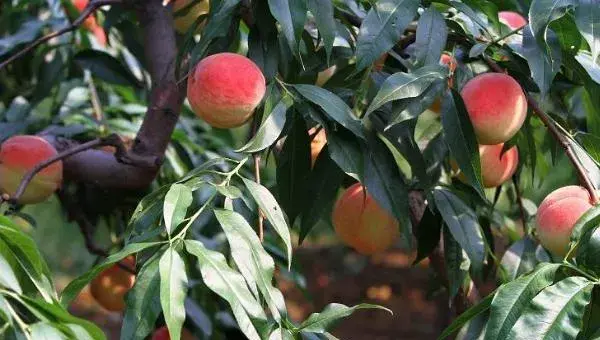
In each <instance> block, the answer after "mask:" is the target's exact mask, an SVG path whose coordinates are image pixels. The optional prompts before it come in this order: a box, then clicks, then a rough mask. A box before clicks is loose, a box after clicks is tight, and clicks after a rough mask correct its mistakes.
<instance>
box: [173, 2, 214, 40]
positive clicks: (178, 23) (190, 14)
mask: <svg viewBox="0 0 600 340" xmlns="http://www.w3.org/2000/svg"><path fill="white" fill-rule="evenodd" d="M192 1H194V0H175V1H174V2H173V13H177V11H180V10H183V9H184V8H186V7H187V6H188V5H189V4H190V3H191V2H192ZM209 9H210V2H209V0H200V1H199V2H197V3H196V4H195V5H194V6H192V8H190V9H186V10H187V12H186V13H185V15H181V16H175V29H176V30H177V32H179V33H181V34H184V33H186V32H187V31H188V30H189V29H190V27H192V25H193V24H194V22H196V19H198V17H200V16H201V15H204V14H207V13H208V10H209ZM205 22H206V20H203V21H202V23H200V25H199V26H198V29H201V28H202V27H203V26H204V24H205Z"/></svg>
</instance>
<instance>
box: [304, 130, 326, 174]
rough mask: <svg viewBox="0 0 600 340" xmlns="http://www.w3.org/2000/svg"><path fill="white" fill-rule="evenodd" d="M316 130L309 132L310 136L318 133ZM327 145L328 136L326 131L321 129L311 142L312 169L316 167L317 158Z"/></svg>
mask: <svg viewBox="0 0 600 340" xmlns="http://www.w3.org/2000/svg"><path fill="white" fill-rule="evenodd" d="M316 131H317V130H316V128H311V129H310V130H308V134H309V136H312V135H313V134H314V133H315V132H316ZM326 143H327V136H326V135H325V129H323V128H321V129H320V130H319V132H318V133H317V134H316V136H315V137H314V138H313V139H312V141H311V142H310V164H311V167H314V166H315V162H316V161H317V157H318V156H319V154H320V153H321V150H323V147H325V144H326Z"/></svg>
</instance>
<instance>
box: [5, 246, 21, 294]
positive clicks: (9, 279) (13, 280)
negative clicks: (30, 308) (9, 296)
mask: <svg viewBox="0 0 600 340" xmlns="http://www.w3.org/2000/svg"><path fill="white" fill-rule="evenodd" d="M0 286H2V287H6V288H8V289H12V290H13V291H15V292H17V293H18V294H22V293H23V291H22V290H21V285H20V284H19V280H18V279H17V277H16V276H15V272H13V270H12V268H11V267H10V264H9V263H8V261H6V259H5V258H4V256H2V254H1V253H0Z"/></svg>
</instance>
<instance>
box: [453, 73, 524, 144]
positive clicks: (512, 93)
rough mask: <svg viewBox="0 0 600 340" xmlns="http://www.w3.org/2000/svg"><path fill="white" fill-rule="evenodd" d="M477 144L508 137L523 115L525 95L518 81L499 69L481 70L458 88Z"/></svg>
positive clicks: (497, 142) (518, 126)
mask: <svg viewBox="0 0 600 340" xmlns="http://www.w3.org/2000/svg"><path fill="white" fill-rule="evenodd" d="M461 95H462V98H463V101H464V103H465V106H466V108H467V111H468V113H469V117H470V118H471V123H472V124H473V128H474V130H475V135H476V136H477V140H478V142H479V144H486V145H494V144H499V143H504V142H506V141H507V140H509V139H510V138H512V137H513V136H514V135H515V134H516V133H517V131H519V129H520V128H521V126H522V125H523V122H524V121H525V118H526V116H527V99H526V98H525V93H523V90H522V89H521V86H520V85H519V83H517V81H516V80H514V79H513V78H512V77H511V76H509V75H506V74H503V73H483V74H480V75H478V76H476V77H475V78H473V79H471V80H469V81H468V82H467V83H466V84H465V86H464V87H463V89H462V92H461Z"/></svg>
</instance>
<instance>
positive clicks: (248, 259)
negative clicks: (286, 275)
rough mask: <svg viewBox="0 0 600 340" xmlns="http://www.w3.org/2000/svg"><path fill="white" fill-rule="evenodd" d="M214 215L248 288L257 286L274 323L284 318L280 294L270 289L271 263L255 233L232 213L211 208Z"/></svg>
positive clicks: (272, 265)
mask: <svg viewBox="0 0 600 340" xmlns="http://www.w3.org/2000/svg"><path fill="white" fill-rule="evenodd" d="M214 212H215V216H216V217H217V220H218V221H219V224H221V227H222V228H223V230H224V231H225V236H226V237H227V241H228V242H229V246H230V249H231V256H232V257H233V260H234V261H235V264H236V265H237V267H238V268H239V270H240V272H241V273H242V275H243V276H244V278H245V279H246V281H248V284H249V285H250V287H253V286H254V287H256V286H257V287H258V289H259V290H260V292H261V294H262V296H263V297H264V299H265V302H266V303H267V306H269V310H270V311H271V315H273V318H275V320H276V321H277V322H280V321H281V315H282V314H283V315H284V316H285V315H286V308H285V301H284V300H283V295H282V294H281V292H280V291H279V290H278V289H277V288H275V287H273V284H272V283H271V282H272V281H273V272H274V270H275V262H274V261H273V259H272V258H271V256H270V255H269V254H268V253H267V252H266V251H265V249H264V248H263V246H262V244H261V242H260V240H259V238H258V236H256V232H255V231H254V229H252V227H251V226H250V225H249V224H248V222H246V220H245V219H244V217H243V216H242V215H240V214H238V213H236V212H234V211H229V210H219V209H215V211H214Z"/></svg>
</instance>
